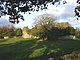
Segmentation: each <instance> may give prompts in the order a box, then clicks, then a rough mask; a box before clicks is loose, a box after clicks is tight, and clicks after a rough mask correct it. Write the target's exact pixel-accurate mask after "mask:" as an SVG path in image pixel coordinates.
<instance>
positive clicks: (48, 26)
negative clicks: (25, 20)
mask: <svg viewBox="0 0 80 60" xmlns="http://www.w3.org/2000/svg"><path fill="white" fill-rule="evenodd" d="M55 20H56V19H55V18H52V17H51V16H49V15H45V14H44V15H41V16H38V17H37V18H36V19H35V22H34V27H33V29H32V34H33V35H35V36H38V37H39V38H42V39H45V38H47V39H49V38H52V36H53V35H51V34H52V31H51V30H52V29H53V28H54V26H55V24H56V22H55Z"/></svg>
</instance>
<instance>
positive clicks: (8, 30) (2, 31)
mask: <svg viewBox="0 0 80 60" xmlns="http://www.w3.org/2000/svg"><path fill="white" fill-rule="evenodd" d="M14 29H15V27H14V26H13V25H8V26H4V27H0V37H4V36H9V37H11V36H14V35H15V34H14Z"/></svg>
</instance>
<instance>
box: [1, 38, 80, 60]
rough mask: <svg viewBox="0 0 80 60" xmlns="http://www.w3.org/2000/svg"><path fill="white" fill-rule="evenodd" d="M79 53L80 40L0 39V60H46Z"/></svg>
mask: <svg viewBox="0 0 80 60" xmlns="http://www.w3.org/2000/svg"><path fill="white" fill-rule="evenodd" d="M77 50H78V51H80V40H59V41H57V40H55V41H49V40H48V41H42V40H37V39H23V38H12V39H6V40H2V39H0V60H48V58H51V57H56V56H62V55H65V54H69V53H72V52H73V51H77Z"/></svg>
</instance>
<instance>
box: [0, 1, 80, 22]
mask: <svg viewBox="0 0 80 60" xmlns="http://www.w3.org/2000/svg"><path fill="white" fill-rule="evenodd" d="M61 1H62V2H63V4H65V3H66V0H0V16H4V15H9V21H10V22H12V23H15V22H17V23H19V18H20V19H22V20H24V18H23V16H22V15H21V14H20V12H24V13H25V12H28V11H39V10H43V9H47V7H48V5H47V4H48V3H52V4H53V5H55V3H58V4H60V2H61ZM77 3H78V4H80V0H77ZM79 12H80V6H77V7H76V8H75V15H76V16H78V17H80V13H79Z"/></svg>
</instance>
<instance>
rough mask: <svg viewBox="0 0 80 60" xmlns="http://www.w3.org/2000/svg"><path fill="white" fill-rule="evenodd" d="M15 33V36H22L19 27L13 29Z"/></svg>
mask: <svg viewBox="0 0 80 60" xmlns="http://www.w3.org/2000/svg"><path fill="white" fill-rule="evenodd" d="M15 35H16V36H22V29H21V28H16V29H15Z"/></svg>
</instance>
